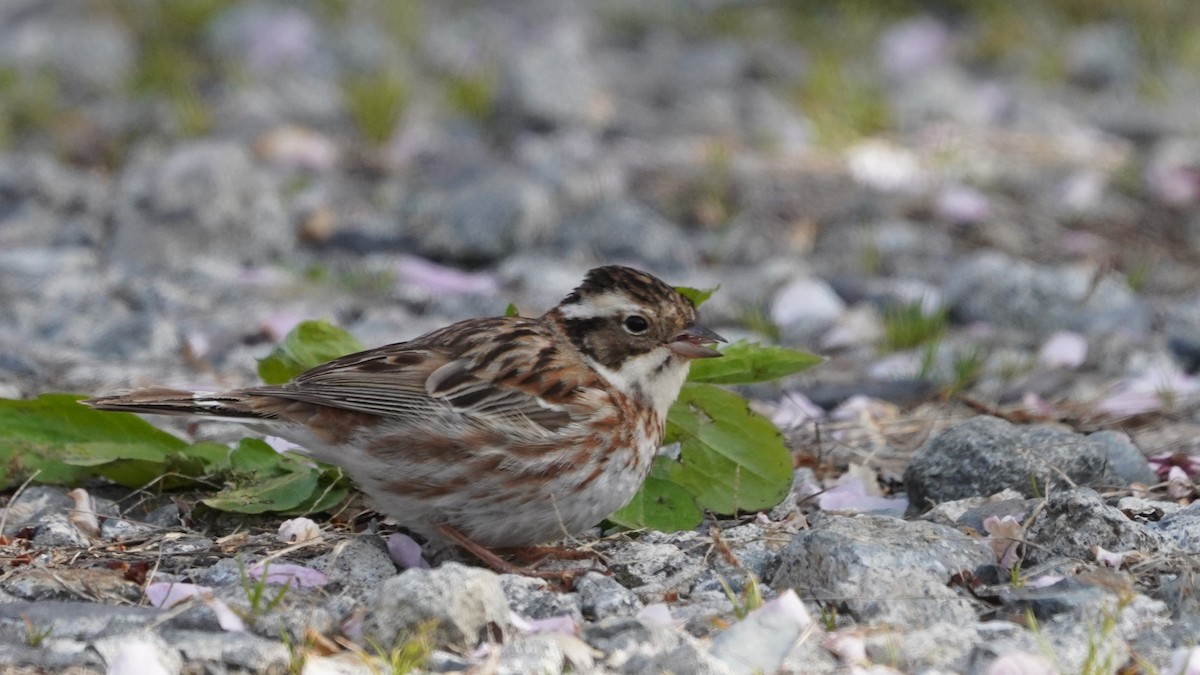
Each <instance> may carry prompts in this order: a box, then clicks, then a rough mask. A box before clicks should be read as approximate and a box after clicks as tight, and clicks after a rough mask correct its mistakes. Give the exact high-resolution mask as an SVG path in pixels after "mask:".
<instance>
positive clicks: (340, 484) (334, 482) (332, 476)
mask: <svg viewBox="0 0 1200 675" xmlns="http://www.w3.org/2000/svg"><path fill="white" fill-rule="evenodd" d="M349 493H350V486H349V481H348V480H347V479H346V477H345V475H344V474H342V470H341V469H338V468H336V467H330V468H329V469H327V470H326V471H324V472H323V473H322V474H321V476H320V479H319V482H318V485H317V488H316V489H315V490H313V493H312V495H311V496H310V497H309V499H306V500H304V501H303V502H301V503H300V505H299V506H297V507H295V508H293V509H289V510H288V511H287V512H288V513H292V514H306V513H320V512H321V511H328V510H329V509H332V508H333V507H334V506H337V505H338V504H340V503H341V502H342V500H344V499H345V498H346V495H347V494H349Z"/></svg>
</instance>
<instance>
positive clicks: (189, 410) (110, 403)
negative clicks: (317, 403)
mask: <svg viewBox="0 0 1200 675" xmlns="http://www.w3.org/2000/svg"><path fill="white" fill-rule="evenodd" d="M80 403H82V404H84V405H86V406H90V407H92V408H95V409H96V410H116V411H120V412H132V413H142V414H148V415H204V416H207V417H224V418H227V419H238V420H245V419H259V420H261V419H276V418H277V417H278V416H277V415H276V414H274V413H273V412H271V411H268V410H261V409H260V410H254V409H253V408H252V407H251V406H250V405H247V399H246V397H245V396H243V395H241V394H239V393H237V392H227V393H219V394H217V393H209V392H191V391H184V390H182V389H168V388H166V387H150V388H147V389H137V390H134V391H131V392H127V393H124V394H113V395H111V396H99V397H96V398H90V399H87V400H84V401H80Z"/></svg>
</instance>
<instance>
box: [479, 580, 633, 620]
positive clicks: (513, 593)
mask: <svg viewBox="0 0 1200 675" xmlns="http://www.w3.org/2000/svg"><path fill="white" fill-rule="evenodd" d="M593 576H602V575H600V574H597V573H595V572H590V573H588V574H587V575H584V577H583V578H581V579H579V580H578V581H577V582H576V591H578V590H579V588H578V586H579V583H580V582H583V579H589V578H590V577H593ZM602 578H605V579H607V578H608V577H602ZM584 585H585V586H595V585H596V584H595V583H594V581H591V580H589V581H588V582H584ZM500 586H501V588H503V589H504V597H505V598H507V599H508V607H509V609H511V610H512V611H514V612H516V613H517V614H518V615H519V616H521V617H524V618H526V619H549V618H552V617H556V616H569V617H571V618H572V619H573V620H574V621H575V623H576V625H582V624H583V602H582V600H581V599H580V593H578V592H576V593H559V592H556V591H555V590H553V589H551V588H550V584H548V583H547V582H546V580H545V579H535V578H533V577H523V576H518V575H515V574H501V575H500ZM626 593H628V591H626ZM630 595H632V594H630ZM634 599H635V600H636V598H634ZM638 607H639V608H640V607H641V603H638ZM634 612H635V613H636V610H634Z"/></svg>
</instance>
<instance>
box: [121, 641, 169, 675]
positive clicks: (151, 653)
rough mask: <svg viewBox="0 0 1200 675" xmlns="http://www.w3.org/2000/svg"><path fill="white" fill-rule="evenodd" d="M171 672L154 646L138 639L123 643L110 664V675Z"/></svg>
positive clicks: (153, 674)
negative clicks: (160, 658)
mask: <svg viewBox="0 0 1200 675" xmlns="http://www.w3.org/2000/svg"><path fill="white" fill-rule="evenodd" d="M170 672H171V671H169V670H167V668H166V667H165V666H163V664H162V661H160V660H159V657H158V650H157V649H155V647H154V645H153V644H151V643H150V642H148V641H147V640H145V639H144V638H137V637H132V638H131V639H129V640H128V641H125V642H123V643H121V646H120V647H118V648H117V651H116V653H115V654H113V656H112V662H111V663H109V664H108V675H167V674H168V673H170Z"/></svg>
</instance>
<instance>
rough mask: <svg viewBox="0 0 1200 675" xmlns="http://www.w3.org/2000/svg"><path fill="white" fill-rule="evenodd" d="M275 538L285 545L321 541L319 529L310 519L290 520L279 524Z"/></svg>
mask: <svg viewBox="0 0 1200 675" xmlns="http://www.w3.org/2000/svg"><path fill="white" fill-rule="evenodd" d="M275 538H276V539H277V540H279V541H281V542H283V543H285V544H298V543H300V542H304V541H311V540H314V539H317V540H319V539H321V528H320V526H319V525H317V523H316V522H315V521H313V520H312V519H311V518H292V519H290V520H285V521H283V522H282V523H280V524H279V531H278V532H277V533H276V534H275Z"/></svg>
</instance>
